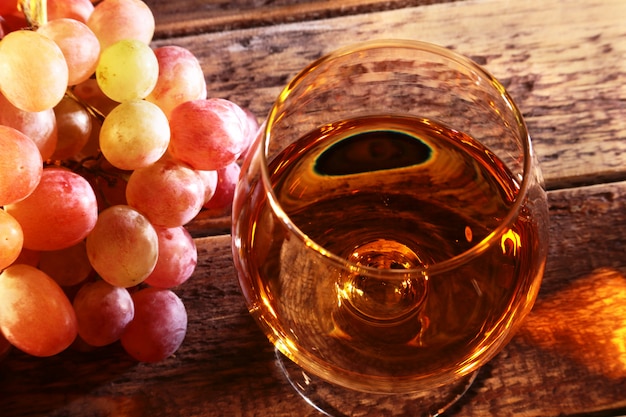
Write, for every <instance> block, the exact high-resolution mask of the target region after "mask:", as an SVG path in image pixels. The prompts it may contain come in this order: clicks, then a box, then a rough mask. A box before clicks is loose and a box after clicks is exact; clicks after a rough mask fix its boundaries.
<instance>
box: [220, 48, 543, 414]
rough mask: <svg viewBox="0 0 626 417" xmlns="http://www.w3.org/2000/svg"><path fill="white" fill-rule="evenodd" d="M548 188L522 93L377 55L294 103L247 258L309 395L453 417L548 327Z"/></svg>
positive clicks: (288, 105)
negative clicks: (477, 381)
mask: <svg viewBox="0 0 626 417" xmlns="http://www.w3.org/2000/svg"><path fill="white" fill-rule="evenodd" d="M542 183H543V180H542V177H541V173H540V170H539V168H538V166H537V162H536V158H535V157H534V153H533V150H532V146H531V141H530V138H529V135H528V133H527V129H526V126H525V123H524V121H523V118H522V115H521V114H520V112H519V110H518V109H517V107H516V105H515V104H514V103H513V101H512V100H511V98H510V97H509V95H508V94H507V92H506V91H505V89H504V87H503V86H502V85H501V84H500V83H499V82H498V81H497V80H496V79H495V78H494V77H492V76H491V75H490V74H488V73H487V72H486V71H485V70H484V69H482V68H481V67H479V66H478V65H476V64H475V63H474V62H472V61H470V60H469V59H467V58H465V57H463V56H460V55H458V54H456V53H454V52H453V51H451V50H449V49H446V48H443V47H439V46H436V45H432V44H428V43H422V42H417V41H409V40H376V41H369V42H365V43H361V44H357V45H352V46H349V47H346V48H344V49H340V50H338V51H336V52H333V53H330V54H329V55H327V56H324V57H322V58H320V59H318V60H317V61H315V62H313V63H312V64H310V65H309V66H308V67H306V68H305V69H304V70H302V71H301V72H300V73H299V74H298V75H297V76H296V77H295V78H294V79H293V80H292V81H291V82H290V83H289V84H288V85H287V87H286V88H285V89H284V90H283V91H282V92H281V93H280V95H279V96H278V98H277V100H276V102H275V103H274V105H273V107H272V109H271V111H270V113H269V116H268V118H267V120H266V122H265V123H264V124H263V126H262V127H261V130H260V132H259V135H258V137H257V139H256V141H255V143H254V144H253V145H252V148H251V150H250V151H249V154H248V156H247V158H246V160H245V162H244V164H243V168H242V174H241V178H240V182H239V184H238V187H237V191H236V195H235V200H234V206H233V227H232V239H233V255H234V261H235V266H236V269H237V272H238V276H239V281H240V285H241V288H242V291H243V294H244V296H245V299H246V301H247V304H248V307H249V310H250V312H251V314H252V315H253V316H254V318H255V319H256V320H257V322H258V323H259V325H260V327H261V328H262V329H263V331H264V332H265V334H266V335H267V337H268V338H269V340H270V341H271V342H272V343H273V344H274V346H275V348H276V351H277V362H278V364H279V366H280V368H281V369H282V370H283V371H284V372H285V375H286V376H287V377H288V379H289V381H290V382H291V384H292V385H293V387H294V388H295V389H296V390H297V391H298V392H299V393H300V394H301V395H302V396H303V397H304V398H305V399H306V400H307V401H308V402H309V403H310V404H311V405H313V406H314V407H316V408H317V409H318V410H319V411H321V412H323V413H324V414H327V415H331V416H353V415H354V416H366V415H372V416H387V415H390V416H395V415H411V416H420V415H424V416H435V415H439V414H440V413H441V412H443V411H444V410H445V409H446V408H448V407H449V406H450V405H451V404H453V403H454V402H455V401H456V400H457V399H458V398H459V397H460V396H461V395H463V393H464V392H465V391H466V390H467V388H468V387H469V386H470V384H471V383H472V381H473V380H474V377H475V375H476V371H477V370H478V369H479V367H481V366H482V365H484V364H485V363H486V362H487V361H488V360H489V359H491V358H493V357H494V355H496V354H497V353H498V352H499V351H500V350H501V349H502V347H503V346H504V345H505V343H506V342H507V341H508V340H509V339H510V338H511V337H512V335H513V333H514V332H515V330H516V329H517V328H518V327H519V326H520V323H521V322H522V320H523V319H524V317H525V316H526V315H527V314H528V312H529V311H530V310H531V308H532V305H533V303H534V301H535V298H536V296H537V292H538V290H539V286H540V282H541V278H542V275H543V271H544V265H545V261H546V255H547V232H548V210H547V202H546V194H545V191H544V189H543V185H542Z"/></svg>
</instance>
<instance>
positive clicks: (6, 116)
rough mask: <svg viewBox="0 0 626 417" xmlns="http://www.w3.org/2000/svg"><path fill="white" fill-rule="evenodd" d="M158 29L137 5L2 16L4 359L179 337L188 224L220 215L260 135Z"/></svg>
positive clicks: (156, 355) (0, 299) (193, 260)
mask: <svg viewBox="0 0 626 417" xmlns="http://www.w3.org/2000/svg"><path fill="white" fill-rule="evenodd" d="M33 5H34V6H33ZM154 29H155V22H154V17H153V14H152V12H151V10H150V8H149V7H148V6H147V5H146V4H145V3H143V2H142V1H141V0H103V1H101V2H99V3H97V4H96V5H95V6H94V5H93V4H92V3H91V1H90V0H47V2H46V1H45V0H42V1H33V0H22V1H21V2H19V1H16V2H15V3H14V2H12V1H8V2H2V3H0V355H2V354H3V353H4V352H6V351H7V350H8V349H10V347H11V346H15V347H16V348H18V349H20V350H22V351H23V352H26V353H27V354H30V355H34V356H51V355H55V354H57V353H59V352H61V351H64V350H65V349H67V348H68V347H70V346H82V347H85V346H87V347H89V348H91V347H99V346H106V345H110V344H112V343H116V342H118V341H119V342H120V343H121V346H122V347H123V348H124V349H125V350H126V351H127V352H128V354H129V355H130V356H132V357H134V358H135V359H137V360H139V361H146V362H156V361H159V360H162V359H164V358H167V357H169V356H170V355H172V354H173V353H174V352H175V351H176V350H177V349H178V348H179V346H180V345H181V343H182V341H183V339H184V337H185V334H186V330H187V313H186V310H185V306H184V304H183V302H182V301H181V299H180V298H179V297H178V295H177V294H176V293H175V292H174V289H175V287H178V286H179V285H181V284H183V283H184V282H185V281H186V280H187V279H188V278H189V277H190V276H191V275H192V273H193V271H194V269H195V267H196V264H197V250H196V246H195V243H194V240H193V239H192V237H191V235H190V233H189V232H188V230H187V228H186V227H185V225H187V224H188V223H189V222H190V221H191V220H193V219H194V218H196V216H197V215H198V214H199V213H200V212H202V211H206V212H209V213H211V215H222V216H223V215H225V214H227V213H228V210H229V209H230V205H231V204H232V194H233V189H234V184H235V182H236V180H237V178H238V176H239V172H240V167H239V165H238V161H239V160H240V158H241V157H242V155H243V154H244V153H245V152H246V151H247V149H248V147H249V144H250V141H251V138H252V137H253V136H254V134H255V133H256V130H257V129H258V123H257V120H256V118H255V117H254V116H253V115H252V114H251V113H250V112H249V111H247V110H245V109H243V108H242V107H240V106H238V105H237V104H235V103H233V102H232V101H229V100H227V99H223V98H210V97H208V94H207V86H206V81H205V78H204V73H203V71H202V68H201V66H200V63H199V61H198V59H197V58H196V57H195V56H194V55H193V54H192V52H191V51H189V50H187V49H185V48H182V47H179V46H162V47H158V48H153V47H152V46H151V42H152V37H153V35H154Z"/></svg>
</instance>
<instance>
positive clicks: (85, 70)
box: [37, 18, 100, 85]
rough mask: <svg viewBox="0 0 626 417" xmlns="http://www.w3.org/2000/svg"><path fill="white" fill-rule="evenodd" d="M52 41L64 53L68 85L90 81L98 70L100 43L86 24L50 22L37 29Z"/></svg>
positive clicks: (63, 19)
mask: <svg viewBox="0 0 626 417" xmlns="http://www.w3.org/2000/svg"><path fill="white" fill-rule="evenodd" d="M37 32H38V33H41V34H42V35H44V36H47V37H48V38H50V39H52V40H53V41H54V42H55V43H56V44H57V45H58V46H59V48H60V49H61V51H62V52H63V56H64V57H65V61H66V62H67V67H68V71H69V72H68V85H76V84H78V83H81V82H83V81H85V80H86V79H88V78H89V77H90V76H91V75H92V74H93V73H94V71H95V70H96V65H97V64H98V57H99V56H100V43H99V42H98V38H96V35H95V34H94V33H93V32H92V31H91V29H89V27H87V25H86V24H84V23H81V22H79V21H77V20H74V19H67V18H62V19H56V20H50V21H48V22H47V23H45V24H44V25H42V26H40V27H39V28H38V29H37Z"/></svg>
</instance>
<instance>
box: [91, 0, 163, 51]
mask: <svg viewBox="0 0 626 417" xmlns="http://www.w3.org/2000/svg"><path fill="white" fill-rule="evenodd" d="M87 26H89V27H90V28H91V30H92V31H93V32H94V33H95V34H96V36H97V37H98V40H99V41H100V45H101V48H102V50H104V49H105V48H106V47H108V46H109V45H112V44H114V43H115V42H118V41H121V40H123V39H136V40H139V41H142V42H143V43H145V44H149V43H150V41H151V40H152V36H154V26H155V22H154V15H153V14H152V11H151V10H150V8H149V7H148V6H147V5H146V4H145V3H144V2H142V1H140V0H104V1H102V2H100V3H98V5H97V6H96V7H95V8H94V10H93V12H92V13H91V15H90V16H89V19H88V20H87Z"/></svg>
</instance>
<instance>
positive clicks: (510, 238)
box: [500, 229, 522, 256]
mask: <svg viewBox="0 0 626 417" xmlns="http://www.w3.org/2000/svg"><path fill="white" fill-rule="evenodd" d="M509 242H510V243H509ZM507 243H508V244H507ZM521 246H522V240H521V239H520V236H519V235H518V234H517V233H516V232H514V231H513V230H511V229H509V231H508V232H506V233H505V234H504V235H502V240H501V241H500V247H501V248H502V253H504V254H505V255H506V254H508V253H510V252H511V251H512V252H513V253H512V254H511V255H512V256H517V249H518V248H520V247H521Z"/></svg>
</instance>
